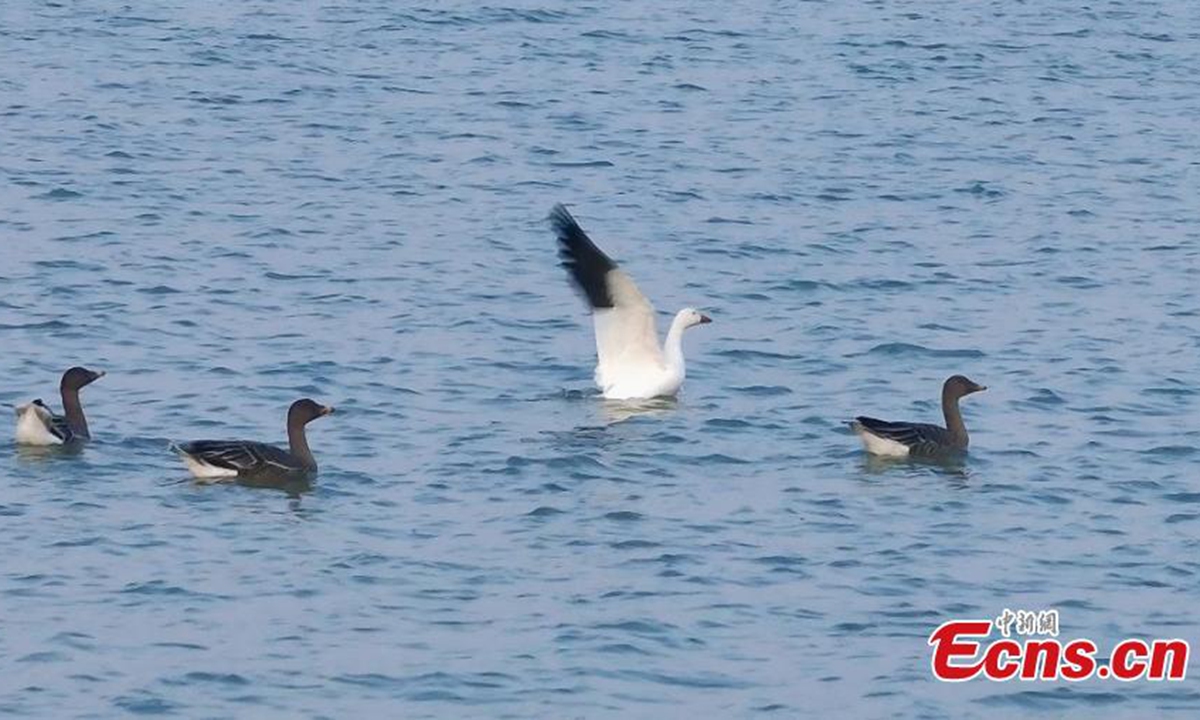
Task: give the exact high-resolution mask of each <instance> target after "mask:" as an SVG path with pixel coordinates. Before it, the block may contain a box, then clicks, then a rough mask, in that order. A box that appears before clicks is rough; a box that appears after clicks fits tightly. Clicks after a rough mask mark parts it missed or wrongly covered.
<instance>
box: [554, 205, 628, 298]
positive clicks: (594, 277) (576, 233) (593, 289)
mask: <svg viewBox="0 0 1200 720" xmlns="http://www.w3.org/2000/svg"><path fill="white" fill-rule="evenodd" d="M549 220H550V225H551V227H552V228H553V229H554V234H555V236H556V237H557V239H558V257H559V258H560V259H561V260H562V266H563V267H564V268H566V269H567V271H568V272H570V273H571V277H572V278H573V279H574V280H575V285H576V286H577V287H578V288H579V290H580V292H581V293H582V294H583V296H584V297H585V298H586V299H587V301H588V303H589V304H590V305H591V306H592V307H593V308H610V307H612V306H613V300H612V297H611V296H610V295H609V292H608V283H607V282H606V281H605V276H606V275H607V274H608V272H609V271H610V270H612V269H614V268H616V266H617V264H616V263H614V262H613V261H612V259H611V258H609V257H608V256H607V255H605V254H604V252H603V251H602V250H600V248H598V247H596V244H595V243H593V242H592V239H591V238H589V237H588V236H587V233H585V232H584V231H583V228H581V227H579V223H578V222H576V221H575V218H574V217H572V216H571V213H570V212H569V211H568V210H567V208H566V206H564V205H563V204H562V203H559V204H557V205H555V206H554V207H553V208H552V209H551V210H550V216H549Z"/></svg>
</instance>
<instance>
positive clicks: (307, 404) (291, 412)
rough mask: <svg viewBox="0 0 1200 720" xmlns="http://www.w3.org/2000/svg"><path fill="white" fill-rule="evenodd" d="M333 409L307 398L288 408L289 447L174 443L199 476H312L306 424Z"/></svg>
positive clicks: (235, 442)
mask: <svg viewBox="0 0 1200 720" xmlns="http://www.w3.org/2000/svg"><path fill="white" fill-rule="evenodd" d="M331 413H333V408H331V407H327V406H324V405H320V404H318V403H316V402H315V401H313V400H310V399H308V398H304V399H302V400H297V401H296V402H294V403H292V406H291V407H290V408H288V418H287V429H288V449H287V450H284V449H282V448H278V447H276V446H274V445H269V444H267V443H262V442H253V441H250V440H195V441H192V442H185V443H179V444H177V445H174V446H172V447H173V449H174V450H175V451H176V452H177V453H179V455H180V457H182V458H183V461H184V463H186V464H187V466H188V469H189V470H191V472H192V474H193V475H195V476H196V478H198V479H200V480H206V481H214V480H226V479H234V478H250V479H259V478H264V477H267V478H270V477H280V478H289V477H298V476H311V475H315V474H316V472H317V461H316V459H315V458H313V455H312V451H311V450H309V448H308V437H307V436H306V434H305V432H304V426H305V425H307V424H308V423H310V422H312V421H313V420H316V419H317V418H319V417H324V416H325V415H329V414H331Z"/></svg>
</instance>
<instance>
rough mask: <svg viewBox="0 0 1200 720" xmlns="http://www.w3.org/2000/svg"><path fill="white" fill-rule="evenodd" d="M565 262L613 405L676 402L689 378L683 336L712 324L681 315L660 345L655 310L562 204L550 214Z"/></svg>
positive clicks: (694, 313)
mask: <svg viewBox="0 0 1200 720" xmlns="http://www.w3.org/2000/svg"><path fill="white" fill-rule="evenodd" d="M550 224H551V226H552V227H553V228H554V233H555V235H556V236H557V238H558V247H559V257H560V258H561V259H562V265H563V267H565V268H566V269H567V271H568V272H569V273H570V274H571V279H572V280H573V281H574V283H575V286H576V288H577V289H578V290H579V293H580V294H581V295H582V296H583V298H584V299H585V300H587V302H588V305H589V306H590V307H591V309H592V321H593V324H594V326H595V331H596V358H597V362H596V373H595V379H596V385H597V386H598V387H599V388H600V391H601V392H602V393H603V394H604V397H605V398H607V399H609V400H640V399H648V398H655V397H672V396H674V395H675V394H676V393H678V392H679V388H680V386H681V385H683V379H684V377H685V376H686V368H685V365H684V361H683V331H684V330H687V329H688V328H690V327H694V326H696V325H702V324H705V323H709V322H712V320H711V319H709V317H708V316H707V315H704V314H702V313H700V312H699V311H698V310H695V309H693V308H684V309H683V310H680V311H679V312H678V313H677V314H676V315H675V319H674V320H673V321H672V322H671V328H670V330H668V331H667V337H666V340H664V342H663V344H662V345H661V346H660V345H659V343H658V330H657V327H656V323H655V316H654V307H653V306H651V305H650V301H649V300H647V299H646V296H645V295H643V294H642V292H641V291H640V290H638V287H637V285H635V284H634V282H633V280H632V279H631V278H630V277H629V276H628V275H626V274H625V273H624V272H622V271H621V269H620V268H618V267H617V264H616V263H615V262H613V260H612V258H610V257H608V256H607V255H605V254H604V252H603V251H601V250H600V248H598V247H596V244H595V243H593V242H592V240H591V238H589V237H588V236H587V234H586V233H585V232H584V231H583V228H581V227H579V223H577V222H576V221H575V218H573V217H571V213H569V212H567V209H566V208H565V207H563V206H562V205H555V206H554V209H553V210H551V211H550Z"/></svg>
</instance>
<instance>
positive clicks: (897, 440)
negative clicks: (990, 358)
mask: <svg viewBox="0 0 1200 720" xmlns="http://www.w3.org/2000/svg"><path fill="white" fill-rule="evenodd" d="M986 389H987V388H986V387H984V386H983V385H980V384H978V383H976V382H974V381H973V380H970V379H968V378H967V377H965V376H963V375H954V376H952V377H950V378H949V379H947V380H946V382H945V383H944V384H943V385H942V413H943V415H944V416H945V419H946V427H941V426H940V425H932V424H929V423H911V422H889V421H887V420H878V419H876V418H872V417H866V416H861V415H860V416H859V417H857V418H855V419H854V421H853V422H851V423H850V427H851V429H852V430H854V432H855V433H857V434H858V436H859V438H861V439H862V442H863V447H864V448H865V449H866V450H867V452H869V453H872V454H875V455H888V456H892V457H905V456H916V457H929V456H937V455H949V454H955V453H965V452H966V451H967V446H968V445H970V442H971V439H970V436H969V435H968V434H967V427H966V425H965V424H964V423H963V419H962V411H961V410H959V407H958V401H959V400H960V399H961V398H963V397H965V396H967V395H970V394H971V393H976V392H981V391H983V390H986Z"/></svg>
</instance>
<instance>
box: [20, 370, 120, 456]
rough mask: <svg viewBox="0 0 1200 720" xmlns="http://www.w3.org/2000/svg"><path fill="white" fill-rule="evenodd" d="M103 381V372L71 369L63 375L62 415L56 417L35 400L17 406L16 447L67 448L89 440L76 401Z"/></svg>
mask: <svg viewBox="0 0 1200 720" xmlns="http://www.w3.org/2000/svg"><path fill="white" fill-rule="evenodd" d="M102 377H104V371H103V370H88V369H87V368H84V367H78V366H76V367H73V368H71V369H69V370H67V371H66V372H65V373H63V376H62V380H61V381H60V382H59V384H58V389H59V394H60V395H61V396H62V404H63V413H64V414H63V415H55V414H54V411H52V410H51V409H50V408H49V407H48V406H47V405H46V403H44V402H42V399H41V398H38V399H36V400H34V401H32V402H28V403H25V404H24V405H18V406H17V408H16V414H17V433H16V440H17V444H19V445H43V446H46V445H66V444H68V443H76V442H83V441H86V440H90V439H91V437H92V435H91V433H90V432H89V431H88V424H87V418H86V417H84V414H83V405H82V404H81V403H80V401H79V391H80V390H82V389H83V388H85V387H87V386H88V385H91V384H92V383H94V382H96V381H97V380H99V379H100V378H102Z"/></svg>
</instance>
